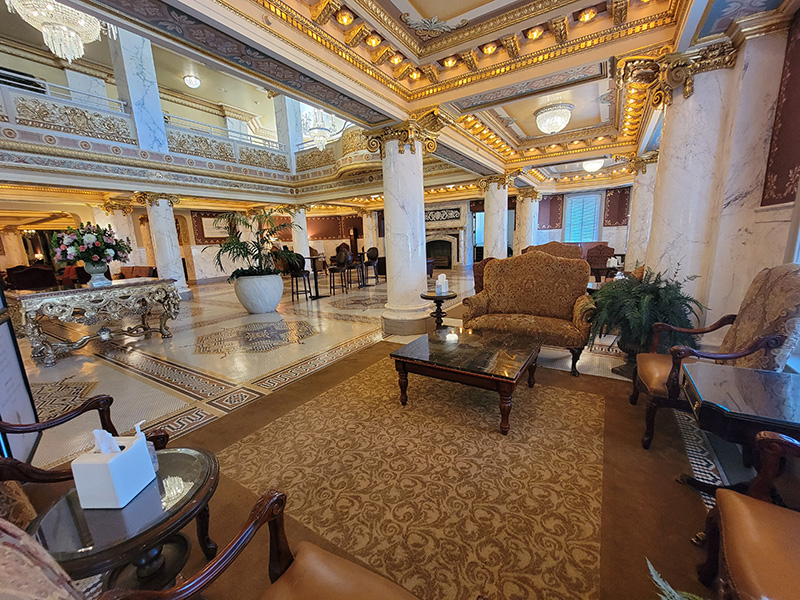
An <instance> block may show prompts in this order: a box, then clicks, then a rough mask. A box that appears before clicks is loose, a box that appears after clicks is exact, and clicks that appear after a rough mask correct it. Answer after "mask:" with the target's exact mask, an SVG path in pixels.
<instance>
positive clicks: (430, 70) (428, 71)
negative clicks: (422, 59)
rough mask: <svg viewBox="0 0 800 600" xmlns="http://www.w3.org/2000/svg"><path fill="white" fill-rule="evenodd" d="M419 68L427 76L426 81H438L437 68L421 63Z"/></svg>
mask: <svg viewBox="0 0 800 600" xmlns="http://www.w3.org/2000/svg"><path fill="white" fill-rule="evenodd" d="M419 69H420V71H422V73H423V74H424V75H425V77H427V78H428V81H430V82H431V83H439V69H437V68H436V67H435V66H434V65H421V66H420V68H419Z"/></svg>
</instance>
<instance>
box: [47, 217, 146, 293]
mask: <svg viewBox="0 0 800 600" xmlns="http://www.w3.org/2000/svg"><path fill="white" fill-rule="evenodd" d="M51 244H52V246H53V256H54V257H55V259H56V260H57V261H59V262H65V263H68V264H75V263H76V262H78V261H79V260H82V261H83V263H84V267H83V268H84V269H86V272H87V273H89V274H90V275H91V276H92V279H91V280H90V281H89V285H90V286H92V287H101V286H104V285H110V284H111V282H110V281H109V280H108V279H106V277H105V275H104V273H105V272H106V270H107V269H108V263H110V262H111V261H112V260H118V261H120V262H127V261H128V254H129V253H130V251H131V240H130V238H125V239H124V240H122V239H119V238H117V236H116V234H115V233H114V230H113V229H111V226H110V225H109V226H108V227H106V228H105V229H103V228H102V227H100V226H99V225H92V224H91V223H86V224H84V223H81V224H80V226H79V227H78V228H77V229H73V228H72V227H67V230H66V231H60V232H58V233H54V234H53V238H52V240H51Z"/></svg>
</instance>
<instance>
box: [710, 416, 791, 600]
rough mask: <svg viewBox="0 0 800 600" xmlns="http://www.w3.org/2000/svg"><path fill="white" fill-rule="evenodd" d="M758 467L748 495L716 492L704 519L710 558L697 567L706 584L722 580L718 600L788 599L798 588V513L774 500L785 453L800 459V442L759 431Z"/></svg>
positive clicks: (786, 455) (733, 492)
mask: <svg viewBox="0 0 800 600" xmlns="http://www.w3.org/2000/svg"><path fill="white" fill-rule="evenodd" d="M755 449H756V452H757V455H758V457H759V462H760V468H759V470H758V475H757V476H756V478H755V480H754V481H753V482H752V483H751V485H750V487H749V488H748V492H747V495H744V494H740V493H739V492H735V491H733V490H726V489H720V490H718V491H717V494H716V499H717V504H716V506H715V507H714V509H713V510H712V511H711V512H710V513H709V514H708V519H707V520H706V549H707V552H708V555H707V559H706V562H705V563H703V564H701V565H700V566H699V567H698V568H697V574H698V577H699V579H700V581H701V582H702V583H704V584H705V585H707V586H711V585H713V584H714V582H715V581H717V583H718V588H717V597H718V598H719V599H720V600H739V599H742V600H744V599H751V598H770V599H771V600H789V599H792V598H797V597H798V590H800V570H798V566H800V542H798V536H797V532H798V531H800V513H799V512H796V511H794V510H790V509H788V508H783V507H781V506H777V505H775V504H773V503H772V500H771V489H772V485H773V481H774V480H775V478H776V477H777V476H778V475H779V473H780V472H781V470H782V467H783V463H784V462H785V460H786V459H787V458H795V459H797V458H800V443H799V442H798V441H797V440H794V439H792V438H790V437H787V436H784V435H781V434H778V433H773V432H771V431H763V432H761V433H759V434H758V435H757V436H756V440H755Z"/></svg>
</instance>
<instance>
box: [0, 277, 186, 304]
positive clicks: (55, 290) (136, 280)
mask: <svg viewBox="0 0 800 600" xmlns="http://www.w3.org/2000/svg"><path fill="white" fill-rule="evenodd" d="M174 282H175V280H174V279H155V278H153V277H132V278H130V279H115V280H113V281H111V285H107V286H103V287H89V286H85V287H68V286H61V285H60V286H56V287H49V288H42V289H38V290H5V294H6V297H7V298H14V299H19V298H22V297H23V296H25V297H28V296H34V295H35V296H36V297H37V298H38V297H41V298H45V297H46V298H58V297H59V296H71V295H73V294H81V293H91V292H97V291H101V290H107V289H113V290H115V291H116V290H119V289H125V288H129V287H142V286H145V285H155V284H160V283H174Z"/></svg>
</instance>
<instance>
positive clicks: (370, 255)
mask: <svg viewBox="0 0 800 600" xmlns="http://www.w3.org/2000/svg"><path fill="white" fill-rule="evenodd" d="M367 260H369V261H373V260H378V249H377V248H376V247H375V246H372V248H370V249H369V250H367Z"/></svg>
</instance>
